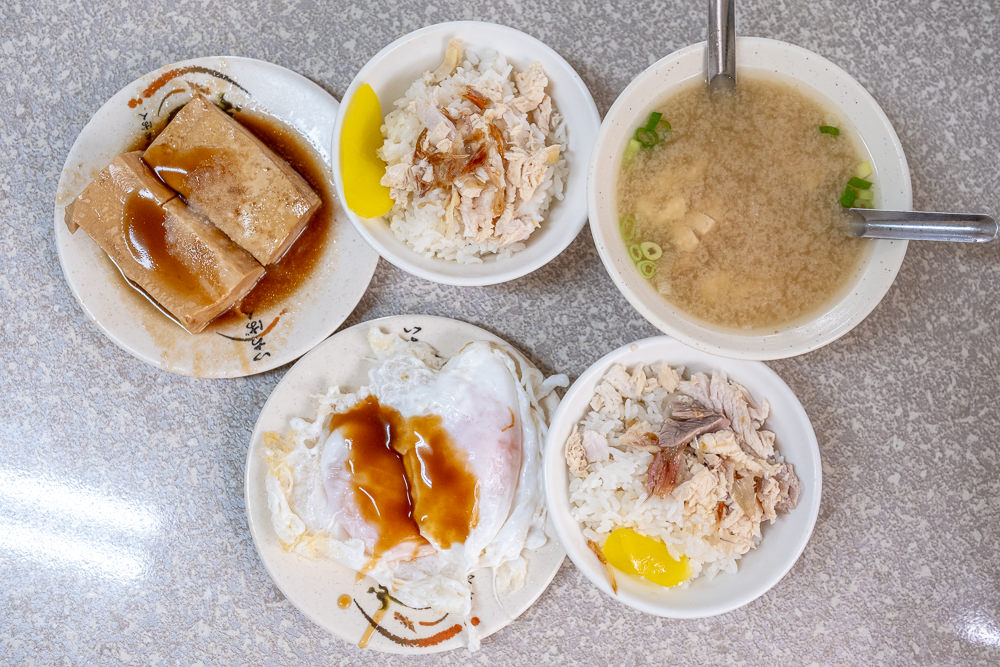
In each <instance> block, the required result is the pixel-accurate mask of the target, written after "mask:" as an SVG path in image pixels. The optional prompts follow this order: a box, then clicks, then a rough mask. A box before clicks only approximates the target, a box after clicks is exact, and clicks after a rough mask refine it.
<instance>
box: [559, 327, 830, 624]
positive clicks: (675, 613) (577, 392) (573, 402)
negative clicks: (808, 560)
mask: <svg viewBox="0 0 1000 667" xmlns="http://www.w3.org/2000/svg"><path fill="white" fill-rule="evenodd" d="M633 353H634V354H636V355H642V363H643V364H644V365H645V364H649V363H655V362H656V361H667V362H668V363H670V364H671V365H673V366H676V365H677V364H678V363H679V362H677V361H675V360H673V359H672V357H676V356H678V355H685V356H686V357H688V361H690V360H691V359H690V358H691V357H694V358H696V359H698V360H699V362H698V363H704V365H706V366H711V367H712V368H714V369H715V370H719V371H721V372H723V373H724V374H725V375H726V376H727V377H733V376H732V375H731V372H730V371H731V370H732V369H734V368H735V369H737V373H738V375H737V377H735V378H733V379H735V380H736V381H739V382H743V381H745V379H746V378H747V376H748V375H750V374H754V375H756V376H757V377H759V378H762V379H763V380H764V381H767V382H769V383H771V384H773V385H774V386H775V387H776V388H777V389H778V391H779V393H780V394H782V395H781V396H780V400H781V405H782V406H783V408H782V409H783V410H787V411H788V412H790V413H793V417H794V419H796V420H797V421H799V422H800V424H801V425H802V426H803V432H804V433H805V435H806V437H805V438H804V439H803V440H802V441H801V442H800V443H799V445H798V446H797V447H796V450H797V451H798V450H801V451H803V452H805V454H804V456H806V457H808V459H809V462H810V463H811V464H812V465H811V466H810V467H809V468H808V469H806V468H805V467H800V466H799V464H798V463H797V464H796V473H797V474H798V476H799V479H800V480H802V481H803V485H805V484H806V483H808V484H809V486H810V488H811V489H812V490H813V491H814V494H813V495H812V496H811V497H810V499H811V502H810V503H809V504H808V505H805V504H803V503H800V504H799V506H798V507H797V508H796V509H795V510H793V512H794V511H802V512H805V513H806V514H807V517H806V519H805V521H806V523H805V527H804V530H802V531H800V532H799V533H798V534H797V536H796V538H795V540H794V542H792V544H793V548H791V549H788V550H786V551H784V552H783V553H784V556H783V558H784V560H783V561H781V564H780V565H779V567H777V568H775V569H774V570H773V571H770V574H769V575H768V577H766V578H763V579H761V580H760V581H759V582H758V585H757V586H755V587H754V588H753V589H752V590H751V591H750V592H749V593H748V594H745V595H743V596H742V597H734V598H732V599H731V600H729V601H728V602H727V603H725V604H717V605H715V606H707V607H706V608H705V609H703V610H695V609H690V608H677V607H671V606H670V605H669V604H652V603H649V602H648V601H646V600H643V599H641V598H637V597H633V596H631V595H630V594H629V593H628V591H625V590H623V589H622V588H619V590H618V592H617V593H614V592H613V591H612V590H611V587H610V585H609V583H608V580H607V576H606V575H605V572H604V569H603V567H602V566H601V565H600V563H599V562H598V560H597V558H596V557H595V556H594V554H592V553H591V552H590V551H589V550H586V549H583V550H580V549H578V548H577V545H576V543H575V538H576V537H578V536H579V535H580V533H581V531H580V527H579V524H578V523H577V522H576V520H575V519H573V517H572V516H571V514H570V510H569V495H568V489H567V485H568V483H569V474H568V471H567V469H566V463H565V457H564V455H563V445H564V440H563V438H562V437H561V436H560V434H559V433H558V432H559V431H561V430H566V431H567V434H568V432H569V429H571V428H572V427H573V426H575V425H576V424H577V423H578V422H579V421H580V419H581V418H582V416H583V413H584V412H585V411H586V406H587V405H588V402H589V398H590V396H589V395H586V394H585V391H586V388H588V387H590V386H591V385H596V383H598V382H599V381H600V378H601V377H603V375H604V373H606V372H607V369H608V368H610V366H611V365H612V364H614V363H617V362H619V360H620V359H621V358H622V357H625V356H627V355H629V354H633ZM766 398H767V399H768V401H770V402H771V404H772V406H773V405H774V404H775V400H772V399H777V398H779V397H777V396H767V397H766ZM571 411H572V414H571ZM779 437H780V434H779ZM779 451H780V450H779ZM782 453H783V452H782ZM542 465H543V467H544V470H543V473H544V474H543V479H544V487H545V504H546V508H547V509H548V512H549V519H550V520H551V521H552V525H553V527H554V528H555V532H556V535H557V537H558V538H559V541H560V542H561V543H562V546H563V549H564V550H565V551H566V555H567V556H569V558H570V560H572V561H573V564H574V565H576V567H577V569H579V570H580V572H581V573H583V575H584V576H585V577H586V578H587V579H588V580H589V581H590V583H592V584H593V585H595V586H596V587H597V588H599V589H600V590H601V591H602V592H604V593H605V594H606V595H609V596H610V597H612V598H614V599H615V600H617V601H619V602H621V603H622V604H624V605H626V606H629V607H632V608H633V609H637V610H639V611H643V612H646V613H649V614H653V615H656V616H662V617H665V618H681V619H692V618H707V617H710V616H717V615H719V614H724V613H727V612H730V611H733V610H735V609H738V608H739V607H743V606H745V605H747V604H749V603H750V602H753V601H754V600H756V599H757V598H759V597H760V596H762V595H764V594H765V593H767V592H768V591H769V590H770V589H771V588H773V587H774V586H775V585H776V584H777V583H778V582H779V581H781V579H783V578H784V576H785V575H786V574H788V572H789V571H790V570H791V569H792V567H793V566H794V565H795V563H796V562H798V559H799V557H800V556H801V555H802V553H803V551H805V548H806V545H807V544H808V542H809V539H810V537H811V536H812V532H813V529H814V528H815V525H816V521H817V519H818V517H819V508H820V505H821V501H822V492H823V466H822V457H821V452H820V449H819V442H818V440H817V438H816V433H815V430H814V429H813V427H812V422H811V420H810V419H809V415H808V413H806V411H805V408H804V407H803V406H802V403H801V401H799V399H798V397H797V396H796V395H795V392H794V391H792V389H791V387H789V386H788V384H786V383H785V381H784V380H782V379H781V376H780V375H778V373H776V372H775V371H774V370H773V369H772V368H770V367H769V366H767V365H766V364H765V363H763V362H761V361H754V360H739V359H730V358H726V357H720V356H717V355H714V354H711V353H709V352H704V351H702V350H697V349H695V348H691V347H689V346H687V345H685V344H684V343H683V342H681V341H678V340H676V339H673V338H671V337H669V336H665V335H659V336H651V337H649V338H643V339H640V340H637V341H634V342H631V343H626V344H624V345H622V346H621V347H618V348H616V349H615V350H612V351H611V352H608V353H607V354H605V355H604V356H602V357H601V358H600V359H598V360H597V361H595V362H594V363H593V364H591V365H590V366H589V367H588V368H587V369H586V370H585V371H584V372H583V373H581V374H580V376H579V377H578V378H577V379H576V380H575V381H574V382H573V383H572V384H571V385H570V386H569V388H568V389H567V390H566V392H565V393H564V395H563V398H562V400H561V401H560V403H559V407H558V409H557V410H556V412H555V414H553V415H552V419H551V420H550V422H549V432H548V435H547V437H546V442H545V452H544V455H543V458H542ZM557 487H558V488H557ZM779 520H780V519H779ZM765 530H766V527H765ZM571 531H572V532H571ZM766 539H767V536H766V535H765V536H764V540H765V541H766ZM757 548H758V549H759V548H760V547H757ZM755 550H756V549H755ZM755 550H754V551H755ZM750 553H753V551H751V552H750ZM739 574H740V570H737V573H736V575H735V576H739ZM724 576H734V575H727V574H720V575H718V577H724ZM718 580H719V579H718V578H717V579H715V580H713V582H710V585H711V584H712V583H714V582H715V581H718Z"/></svg>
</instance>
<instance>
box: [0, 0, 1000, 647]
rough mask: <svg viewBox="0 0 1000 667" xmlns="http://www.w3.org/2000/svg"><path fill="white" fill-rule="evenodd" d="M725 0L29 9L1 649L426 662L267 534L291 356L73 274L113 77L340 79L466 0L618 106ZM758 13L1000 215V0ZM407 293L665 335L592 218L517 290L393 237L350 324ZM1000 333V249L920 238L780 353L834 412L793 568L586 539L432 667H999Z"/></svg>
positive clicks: (0, 470)
mask: <svg viewBox="0 0 1000 667" xmlns="http://www.w3.org/2000/svg"><path fill="white" fill-rule="evenodd" d="M704 4H705V3H704V2H703V1H701V0H699V1H697V2H686V3H685V2H676V1H672V2H656V3H649V2H645V3H635V4H628V5H623V4H621V3H610V2H598V1H596V0H595V1H592V2H591V1H582V0H573V1H567V2H562V3H558V4H546V3H536V2H521V1H516V0H495V1H494V2H480V1H478V0H476V1H474V2H468V3H427V2H420V3H417V2H394V1H391V0H390V1H386V0H370V1H369V2H365V3H356V4H338V3H334V2H331V3H323V2H317V3H312V2H305V1H303V2H296V1H295V0H275V1H273V2H268V1H265V0H245V1H244V2H239V3H227V2H207V1H206V2H193V1H187V0H181V1H176V2H174V1H172V2H156V3H148V4H146V3H143V2H138V1H135V2H129V3H123V4H120V5H117V6H114V5H112V4H111V3H103V2H69V1H66V0H63V1H55V0H37V1H30V2H29V1H27V0H6V1H5V2H3V3H0V151H2V153H3V157H2V165H3V166H2V168H0V204H2V209H0V215H2V225H0V326H2V333H3V335H2V338H0V350H2V352H0V354H2V359H0V397H2V398H0V579H2V587H0V663H5V664H12V663H13V664H17V663H25V662H26V663H46V664H48V663H78V664H95V663H105V664H107V663H146V662H151V663H181V664H191V663H250V664H258V663H267V664H284V663H310V664H318V663H331V662H332V663H345V664H353V663H360V662H371V663H376V664H399V663H401V662H404V660H403V659H400V658H398V657H393V656H386V655H381V654H374V653H367V654H366V653H362V652H360V651H359V649H357V648H356V647H355V646H353V645H352V644H349V643H345V642H342V641H340V640H338V639H336V638H334V637H332V636H329V635H328V634H327V633H326V632H324V631H323V630H322V629H320V628H319V627H317V626H315V625H314V624H312V623H311V622H310V621H309V620H307V619H306V618H305V617H304V616H303V615H302V614H301V613H299V612H298V611H297V610H296V609H295V608H294V607H293V606H292V605H291V604H290V603H289V602H288V601H287V600H285V599H284V598H283V596H282V595H281V594H280V593H279V592H278V591H277V589H276V588H275V586H274V585H273V584H272V583H271V581H270V579H269V578H268V576H267V574H266V573H265V571H264V569H263V567H262V565H261V563H260V560H259V558H258V556H257V554H256V552H255V550H254V547H253V543H252V541H251V538H250V534H249V531H248V529H247V525H246V519H245V516H244V508H243V483H242V474H243V465H244V457H245V455H246V447H247V442H248V439H249V436H250V432H251V428H252V426H253V423H254V420H255V418H256V416H257V413H258V411H259V410H260V408H261V406H262V405H263V403H264V401H265V399H266V398H267V396H268V393H269V392H270V391H271V389H272V388H273V387H274V386H275V384H276V383H277V382H278V381H279V380H280V379H281V377H282V375H283V373H284V372H285V370H287V367H286V368H282V369H278V370H275V371H273V372H269V373H266V374H263V375H259V376H256V377H250V378H245V379H237V380H225V381H212V380H200V379H190V378H185V377H179V376H174V375H171V374H169V373H165V372H161V371H158V370H156V369H154V368H152V367H149V366H147V365H144V364H143V363H141V362H139V361H137V360H136V359H134V358H133V357H131V356H129V355H128V354H126V353H125V352H123V351H122V350H120V349H119V348H117V347H116V346H115V345H113V344H112V343H111V342H110V341H109V340H108V339H107V338H105V337H104V336H103V335H102V334H101V333H100V332H99V331H98V330H97V328H96V327H95V326H93V325H91V324H90V323H88V321H87V320H86V318H85V316H84V315H83V313H82V311H81V309H80V307H79V306H78V305H77V303H76V302H75V301H74V299H73V297H72V296H71V294H70V291H69V289H68V288H67V285H66V283H65V281H64V280H63V276H62V273H61V271H60V268H59V263H58V261H57V258H56V251H55V244H54V240H53V220H52V207H53V201H54V197H55V191H56V182H57V180H58V177H59V172H60V169H61V167H62V164H63V161H64V159H65V157H66V154H67V152H68V151H69V148H70V146H71V145H72V143H73V141H74V139H75V138H76V135H77V133H78V132H79V131H80V129H81V128H82V127H83V125H84V124H85V123H86V122H87V120H88V119H89V117H90V116H91V114H93V113H94V112H95V111H96V110H97V109H98V107H100V105H101V104H103V103H104V101H105V100H106V99H108V97H110V96H111V95H112V94H113V93H114V92H116V91H117V90H118V89H119V88H121V87H122V86H124V85H125V84H126V83H128V82H129V81H131V80H132V79H133V78H135V77H137V76H139V75H140V74H143V73H145V72H148V71H150V70H153V69H155V68H157V67H159V66H161V65H163V64H166V63H170V62H173V61H177V60H181V59H184V58H189V57H194V56H199V55H216V54H235V55H245V56H250V57H254V58H261V59H264V60H268V61H272V62H275V63H277V64H279V65H283V66H285V67H288V68H291V69H293V70H295V71H298V72H300V73H302V74H303V75H305V76H307V77H309V78H310V79H312V80H313V81H316V82H317V83H319V84H320V85H321V86H323V87H324V88H326V89H327V90H328V91H330V92H331V93H332V94H334V95H335V96H337V97H338V98H339V97H340V96H341V95H342V94H343V92H344V90H345V88H346V87H347V85H348V83H349V82H350V80H351V78H352V77H353V74H354V73H355V72H356V71H357V70H358V69H359V68H360V67H361V66H362V65H363V64H364V63H365V62H366V61H367V60H368V59H369V58H370V57H371V56H372V55H373V54H374V53H375V52H377V51H378V50H379V49H380V48H381V47H382V46H383V45H385V44H386V43H388V42H389V41H391V40H392V39H394V38H396V37H398V36H400V35H402V34H404V33H406V32H409V31H411V30H413V29H416V28H419V27H421V26H424V25H428V24H431V23H437V22H440V21H445V20H453V19H463V18H464V19H483V20H488V21H495V22H499V23H506V24H509V25H512V26H514V27H516V28H519V29H521V30H524V31H526V32H528V33H530V34H532V35H535V36H537V37H539V38H540V39H542V40H543V41H545V42H547V43H548V44H549V45H551V46H552V47H553V48H554V49H555V50H556V51H558V52H559V53H561V54H562V55H563V56H564V57H565V58H566V59H567V60H568V61H569V62H570V63H571V64H572V65H573V66H574V67H575V68H576V69H577V71H578V72H579V73H580V75H581V76H582V77H583V79H584V81H585V82H586V83H587V85H588V86H589V87H590V90H591V91H592V92H593V95H594V97H595V99H596V101H597V105H598V107H599V109H600V110H601V112H602V113H603V112H605V111H606V110H607V109H608V107H609V106H610V105H611V103H612V102H613V100H614V99H615V96H616V95H617V94H618V93H619V92H620V91H621V90H622V89H623V88H624V87H625V85H626V84H627V83H628V82H629V80H630V79H631V78H632V77H634V76H635V75H636V74H638V73H639V72H640V71H641V70H642V69H643V68H645V67H646V66H647V65H649V64H650V63H652V62H653V61H655V60H656V59H657V58H659V57H660V56H662V55H664V54H666V53H669V52H670V51H673V50H675V49H677V48H679V47H682V46H684V45H687V44H689V43H692V42H695V41H698V40H700V39H702V38H703V35H704V17H703V13H704ZM738 14H739V16H738V20H739V31H740V33H741V34H748V35H761V36H768V37H774V38H777V39H781V40H785V41H789V42H794V43H796V44H800V45H802V46H804V47H806V48H809V49H812V50H815V51H817V52H819V53H822V54H824V55H826V56H827V57H829V58H830V59H832V60H833V61H834V62H836V63H838V64H839V65H841V66H842V67H844V68H845V69H846V70H847V71H848V72H850V73H851V74H852V75H854V76H855V77H856V78H857V79H858V80H859V81H860V82H861V83H862V84H863V85H864V86H865V87H867V88H868V90H869V91H871V92H872V94H873V95H874V96H875V98H876V99H877V100H878V101H879V103H880V104H881V105H882V107H883V108H884V109H885V111H886V113H887V114H888V116H889V118H890V119H891V121H892V122H893V124H894V126H895V128H896V130H897V132H898V133H899V136H900V138H901V140H902V143H903V146H904V148H905V150H906V153H907V156H908V158H909V162H910V168H911V170H912V179H913V191H914V204H915V206H916V207H917V208H923V209H938V210H949V209H952V210H959V209H981V210H986V211H991V212H993V213H994V214H995V213H997V212H998V211H1000V157H998V155H1000V105H998V104H997V99H998V98H1000V84H998V81H997V66H998V64H1000V57H998V56H1000V51H998V46H997V44H1000V8H998V5H997V4H996V3H995V2H976V3H967V2H960V1H958V0H935V1H933V2H931V1H927V0H920V1H912V0H877V1H869V2H846V3H845V2H837V1H835V0H815V1H811V2H798V1H794V0H776V1H773V2H763V1H755V2H751V1H749V0H745V1H743V2H740V3H739V8H738ZM407 312H423V313H430V314H435V315H445V316H450V317H455V318H459V319H463V320H466V321H469V322H472V323H475V324H478V325H480V326H484V327H486V328H488V329H490V330H492V331H494V332H496V333H497V334H499V335H501V336H503V337H504V338H506V339H507V340H509V341H511V342H512V343H513V344H514V345H516V346H518V347H520V348H521V349H523V350H526V351H528V352H529V353H530V355H531V356H532V357H533V358H534V359H535V360H536V361H537V363H538V364H539V366H540V367H542V368H543V369H544V370H546V371H548V372H565V373H567V374H569V375H570V377H571V378H572V377H576V376H577V375H579V374H580V373H581V372H582V371H583V370H584V369H585V368H586V367H587V366H588V365H589V364H590V363H592V362H593V361H594V360H596V359H597V358H598V357H599V356H601V355H603V354H604V353H605V352H608V351H610V350H611V349H613V348H615V347H618V346H619V345H622V344H623V343H626V342H628V341H632V340H636V339H639V338H643V337H646V336H649V335H653V334H655V333H656V330H655V329H654V328H653V327H652V326H651V325H649V324H648V323H646V322H645V321H644V320H643V319H642V318H641V317H640V316H639V315H638V314H637V313H636V311H634V310H633V309H632V308H631V307H630V306H629V304H628V303H627V302H626V301H625V300H624V298H623V297H621V296H620V294H619V293H618V291H617V290H616V289H615V287H614V285H613V284H612V282H611V280H610V278H609V277H608V276H607V274H606V273H605V271H604V269H603V267H602V265H601V263H600V260H599V257H598V255H597V252H596V250H595V248H594V244H593V242H592V240H591V237H590V233H589V231H588V230H587V229H584V231H583V232H582V233H581V234H580V235H579V237H578V238H577V239H576V240H575V241H574V242H573V244H572V245H571V246H570V247H569V248H568V249H567V250H566V251H565V252H564V253H562V254H561V255H560V256H559V257H557V258H556V259H555V260H554V261H552V262H551V263H550V264H549V265H547V266H546V267H544V268H542V269H541V270H539V271H537V272H535V273H533V274H531V275H529V276H527V277H525V278H522V279H519V280H515V281H513V282H510V283H507V284H503V285H498V286H495V287H484V288H451V287H444V286H439V285H435V284H432V283H429V282H425V281H423V280H420V279H416V278H413V277H411V276H409V275H408V274H406V273H403V272H402V271H399V270H397V269H395V268H394V267H393V266H391V265H389V264H388V263H386V262H385V261H381V262H380V263H379V265H378V269H377V271H376V273H375V277H374V280H373V282H372V284H371V287H370V289H369V290H368V292H367V293H366V295H365V296H364V298H363V299H362V301H361V303H360V304H359V305H358V307H357V309H356V310H355V312H354V313H353V314H352V315H351V317H350V318H349V319H348V320H347V322H346V323H345V326H347V325H351V324H355V323H357V322H361V321H364V320H367V319H370V318H375V317H380V316H385V315H392V314H399V313H407ZM998 334H1000V245H998V244H992V245H989V246H985V247H967V246H959V245H911V247H910V250H909V252H908V254H907V257H906V260H905V262H904V264H903V267H902V270H901V272H900V274H899V277H898V279H897V280H896V283H895V285H894V286H893V288H892V289H891V291H890V292H889V294H888V296H887V297H886V298H885V300H884V301H883V302H882V304H881V305H880V306H879V307H878V308H877V309H876V310H875V311H874V313H872V315H871V316H870V317H869V318H868V319H867V320H865V321H864V322H863V323H862V324H861V325H860V326H858V327H857V328H856V329H855V330H854V331H852V332H851V333H850V334H849V335H847V336H845V337H844V338H842V339H841V340H839V341H837V342H835V343H833V344H831V345H829V346H827V347H825V348H824V349H821V350H819V351H816V352H813V353H811V354H807V355H805V356H802V357H798V358H794V359H787V360H783V361H776V362H773V363H771V364H770V365H771V366H772V367H773V368H774V369H775V370H776V371H778V372H779V373H780V374H781V375H782V377H783V378H784V379H785V381H786V382H788V384H789V385H790V386H791V387H792V389H793V390H794V391H795V392H796V393H797V394H798V396H799V397H800V399H801V400H802V403H803V404H804V405H805V408H806V410H807V411H808V413H809V415H810V416H811V418H812V420H813V424H814V427H815V430H816V433H817V435H818V437H819V442H820V447H821V450H822V456H823V472H824V488H823V503H822V509H821V511H820V516H819V520H818V522H817V524H816V528H815V532H814V533H813V536H812V539H811V541H810V542H809V545H808V546H807V547H806V550H805V552H804V553H803V555H802V557H801V558H800V559H799V561H798V563H797V564H796V565H795V567H794V568H793V569H792V570H791V571H790V572H789V573H788V575H787V576H786V577H785V578H784V579H783V580H782V581H781V582H780V583H779V584H778V585H777V586H776V587H775V588H774V589H772V590H771V591H770V592H769V593H767V594H766V595H764V596H763V597H761V598H760V599H758V600H756V601H755V602H753V603H751V604H749V605H747V606H746V607H744V608H742V609H739V610H737V611H734V612H731V613H728V614H725V615H722V616H719V617H715V618H710V619H705V620H698V621H676V620H666V619H659V618H653V617H649V616H645V615H642V614H640V613H638V612H635V611H632V610H631V609H629V608H627V607H625V606H623V605H620V604H618V603H616V602H615V601H613V600H611V599H608V598H606V597H604V596H603V595H601V594H600V593H599V592H598V591H597V590H596V589H595V588H594V587H592V586H591V585H590V584H589V583H588V582H587V581H586V580H585V579H584V578H583V576H582V575H581V574H580V573H579V572H578V571H577V570H576V569H575V568H574V567H573V565H572V564H571V563H570V562H569V561H567V562H566V563H565V564H564V565H563V566H562V568H561V569H560V571H559V572H558V574H557V576H556V578H555V580H554V581H553V583H552V585H551V587H550V588H549V589H548V590H547V591H546V592H545V593H544V594H543V595H542V596H541V598H540V599H539V600H538V602H537V603H536V604H535V605H534V606H533V607H531V609H530V610H528V611H527V612H526V613H525V614H524V615H523V616H522V617H521V618H520V619H518V620H517V621H515V622H514V623H513V624H511V625H510V626H508V627H507V628H506V629H505V630H503V631H501V632H499V633H498V634H496V635H494V636H493V637H490V638H489V639H487V640H486V641H485V642H484V644H483V646H482V649H481V651H480V652H478V653H475V654H468V653H466V652H464V651H458V652H452V653H449V654H444V655H438V656H435V657H431V658H420V659H413V662H420V663H435V664H437V663H446V664H452V663H465V662H473V663H479V664H494V665H496V664H532V663H540V662H541V663H557V662H558V663H562V662H566V663H584V664H586V663H591V664H640V663H646V662H657V663H664V662H699V663H702V662H703V663H720V662H749V663H757V662H761V663H771V664H773V663H777V662H779V661H780V662H782V663H786V664H787V663H857V662H863V661H864V662H869V661H871V662H877V663H894V664H910V663H914V662H916V663H950V664H953V663H980V664H987V663H993V664H996V663H997V662H998V661H1000V558H998V553H1000V523H998V521H1000V520H998V510H1000V500H998V498H1000V464H998V462H997V455H998V452H1000V447H998V440H1000V411H998V409H997V402H998V398H1000V380H998V375H1000V342H998ZM26 489H27V490H26ZM76 498H81V499H84V500H83V501H79V502H77V501H75V500H74V499H76ZM109 498H110V499H114V500H115V501H116V502H118V503H125V504H126V505H127V506H129V507H132V508H138V509H139V510H141V511H142V512H146V513H147V514H148V515H149V516H154V517H157V518H158V522H157V523H156V524H155V525H156V526H157V528H156V530H146V531H144V530H141V528H142V526H139V527H133V528H136V529H135V530H134V531H132V532H128V531H124V532H120V533H112V532H109V531H108V529H107V528H106V525H107V524H105V523H102V518H103V514H102V512H103V511H104V510H103V509H102V508H103V507H104V505H102V503H107V502H110V501H109V500H108V499H109ZM102 499H103V500H102ZM81 509H82V510H84V511H81ZM147 527H148V526H147ZM119 548H122V549H128V550H129V553H135V554H139V555H140V556H141V559H142V562H143V563H144V564H145V565H144V566H143V569H142V570H141V572H140V573H139V574H137V575H136V576H134V577H132V578H128V577H124V576H114V575H113V572H114V570H113V568H111V569H109V568H105V567H102V565H106V563H103V561H102V559H108V558H112V557H113V554H114V550H115V549H119ZM109 550H111V551H110V553H111V554H112V556H109V555H108V554H109Z"/></svg>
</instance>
